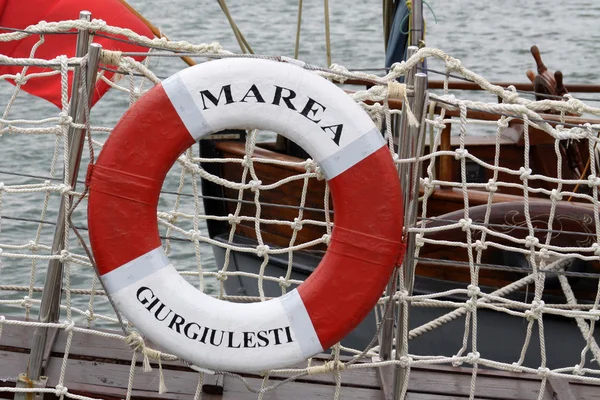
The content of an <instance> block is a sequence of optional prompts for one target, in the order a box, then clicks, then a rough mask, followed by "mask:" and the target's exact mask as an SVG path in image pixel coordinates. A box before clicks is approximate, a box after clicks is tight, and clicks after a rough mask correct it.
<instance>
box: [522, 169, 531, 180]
mask: <svg viewBox="0 0 600 400" xmlns="http://www.w3.org/2000/svg"><path fill="white" fill-rule="evenodd" d="M530 176H531V168H525V167H521V168H519V178H520V179H521V180H522V181H524V180H525V179H528V178H529V177H530Z"/></svg>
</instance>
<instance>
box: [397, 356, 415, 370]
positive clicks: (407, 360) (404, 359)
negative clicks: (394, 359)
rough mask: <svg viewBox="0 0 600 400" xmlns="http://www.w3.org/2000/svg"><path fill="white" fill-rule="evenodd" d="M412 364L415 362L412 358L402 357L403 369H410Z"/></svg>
mask: <svg viewBox="0 0 600 400" xmlns="http://www.w3.org/2000/svg"><path fill="white" fill-rule="evenodd" d="M412 362H413V359H412V357H410V356H401V357H400V366H401V367H402V368H408V367H410V366H411V364H412Z"/></svg>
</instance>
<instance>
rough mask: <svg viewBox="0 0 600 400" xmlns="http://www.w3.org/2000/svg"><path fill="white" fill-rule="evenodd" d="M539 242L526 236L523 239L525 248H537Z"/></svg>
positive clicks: (532, 237)
mask: <svg viewBox="0 0 600 400" xmlns="http://www.w3.org/2000/svg"><path fill="white" fill-rule="evenodd" d="M539 244H540V240H539V239H538V238H536V237H535V236H527V237H526V238H525V247H535V246H539Z"/></svg>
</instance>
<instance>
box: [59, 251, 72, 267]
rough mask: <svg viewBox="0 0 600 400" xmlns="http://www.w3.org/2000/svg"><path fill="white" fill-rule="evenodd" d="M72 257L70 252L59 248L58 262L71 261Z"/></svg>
mask: <svg viewBox="0 0 600 400" xmlns="http://www.w3.org/2000/svg"><path fill="white" fill-rule="evenodd" d="M72 259H73V257H72V255H71V253H70V252H68V251H67V250H61V251H60V262H61V263H63V264H64V263H65V262H67V261H69V262H70V261H71V260H72Z"/></svg>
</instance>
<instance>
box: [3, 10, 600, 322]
mask: <svg viewBox="0 0 600 400" xmlns="http://www.w3.org/2000/svg"><path fill="white" fill-rule="evenodd" d="M130 2H131V4H132V5H133V6H134V7H136V8H137V9H138V10H139V11H140V12H141V13H142V14H143V15H145V16H146V17H147V18H148V19H149V20H151V21H153V22H154V24H155V25H157V26H159V27H160V28H161V29H162V30H163V31H164V32H165V33H166V34H167V36H169V37H170V38H171V39H178V40H186V41H189V42H193V43H200V42H213V41H216V42H219V43H221V44H222V45H223V46H224V47H225V48H226V49H228V50H232V51H236V52H237V51H239V50H238V47H237V44H236V42H235V38H234V36H233V34H232V33H231V29H230V27H229V25H228V22H227V19H226V18H225V16H224V15H223V13H222V12H221V10H220V8H219V6H218V3H217V2H216V1H198V0H196V1H189V0H186V1H184V0H172V1H164V0H161V1H158V0H131V1H130ZM429 4H430V6H431V8H432V9H433V10H434V11H435V15H436V16H437V23H435V22H434V18H433V15H432V13H431V11H430V10H429V9H427V8H426V9H425V18H426V20H427V37H426V41H427V44H428V45H429V46H431V47H438V48H441V49H443V50H444V51H446V52H447V53H449V54H450V55H453V56H454V57H457V58H459V59H461V61H462V62H463V65H465V66H467V67H468V68H470V69H472V70H474V71H476V72H478V73H479V74H482V75H483V76H485V77H486V78H488V79H490V80H502V81H518V82H524V81H526V79H527V78H526V76H525V71H526V70H527V69H534V70H535V64H534V62H533V59H532V57H531V55H530V53H529V48H530V47H531V45H533V44H536V45H538V47H539V48H540V50H541V51H542V56H543V59H544V61H545V63H546V65H547V66H548V67H549V68H550V69H552V70H554V69H560V70H562V72H563V74H564V76H565V82H566V83H567V84H568V83H598V82H600V76H599V72H598V67H597V65H598V61H599V60H600V58H599V57H598V51H599V50H600V29H599V28H598V24H597V21H598V19H599V17H600V2H596V1H591V0H580V1H570V2H564V1H560V2H559V1H557V0H545V1H540V0H533V1H527V2H525V1H522V0H521V1H517V0H505V1H496V2H492V1H485V2H483V1H475V0H454V1H442V0H429ZM228 5H229V8H230V12H231V14H232V16H233V18H234V19H235V20H236V22H237V24H238V26H239V28H240V29H241V31H242V32H243V33H244V34H245V36H246V38H247V40H248V41H249V43H250V44H251V46H252V47H253V49H254V51H255V52H256V53H261V54H272V55H287V56H293V50H294V43H295V32H296V12H297V1H285V0H270V1H267V2H261V1H256V0H229V2H228ZM380 5H381V1H380V0H367V1H356V0H330V12H331V44H332V59H333V62H335V63H338V64H342V65H345V66H347V67H349V68H381V67H382V66H383V60H384V54H383V51H384V46H383V40H382V28H381V10H380ZM324 35H325V28H324V18H323V4H322V1H317V0H304V11H303V24H302V37H301V39H302V41H301V46H300V58H301V59H303V60H305V61H307V62H310V63H314V64H318V65H325V63H326V58H325V36H324ZM429 66H430V68H436V67H438V68H441V66H440V65H437V64H436V63H435V62H432V63H431V64H430V65H429ZM183 67H185V64H183V63H182V62H181V60H179V59H161V60H153V61H152V62H151V68H152V69H153V70H154V71H155V72H156V73H157V75H159V76H160V77H167V76H169V75H171V74H173V73H175V72H177V71H178V70H180V69H181V68H183ZM433 78H435V77H433ZM11 93H12V86H11V85H9V84H7V83H4V82H2V84H1V85H0V99H2V100H3V101H2V108H4V107H5V105H6V103H7V101H8V98H9V96H10V94H11ZM588 97H589V96H588ZM491 100H492V99H491ZM127 104H128V101H127V97H126V96H123V95H122V94H119V93H117V92H114V93H109V94H107V95H106V96H105V97H104V98H103V99H102V100H101V101H100V102H99V103H98V104H97V105H96V106H95V108H94V110H93V114H92V118H93V124H94V125H101V126H112V125H113V124H114V123H115V122H116V121H117V120H118V118H119V117H120V116H121V114H122V113H123V111H124V110H125V108H126V106H127ZM50 116H56V109H55V108H54V106H51V105H49V104H47V103H46V102H44V101H42V100H39V99H36V98H32V97H31V96H28V95H27V94H25V93H22V94H21V95H20V96H19V97H18V99H17V101H16V103H15V104H14V106H13V109H12V111H11V113H10V114H9V118H11V119H16V118H43V117H50ZM98 137H99V138H100V139H103V137H102V135H99V136H98ZM54 140H55V138H54V137H50V135H40V136H35V137H34V136H32V135H8V134H7V135H4V136H3V137H0V182H4V183H5V184H7V185H9V184H10V185H13V184H26V183H38V182H40V181H41V180H43V179H44V178H24V177H15V176H12V175H9V174H6V173H5V172H19V173H25V174H31V175H35V176H40V177H47V176H49V173H50V171H49V170H50V164H51V160H52V155H53V148H54ZM59 157H62V153H61V154H59ZM84 162H86V160H84ZM177 172H178V171H177V170H175V171H173V173H172V174H171V175H170V177H169V179H168V181H167V182H166V184H165V188H167V189H170V190H176V188H177V185H178V175H177ZM61 174H62V169H61V168H59V169H58V170H57V171H56V173H55V177H57V179H60V177H61ZM81 178H83V174H82V175H81ZM188 192H189V190H188ZM42 201H43V196H42V195H41V194H40V193H32V194H18V195H8V194H5V195H4V199H3V201H2V208H1V209H0V215H2V216H4V217H19V218H32V219H39V217H40V207H41V204H42ZM173 202H174V197H173V196H164V198H162V199H161V208H163V209H169V208H172V207H173ZM57 205H58V196H56V195H53V196H52V199H51V201H50V210H49V212H48V214H47V215H46V219H47V220H48V221H54V220H55V219H56V211H55V210H56V208H57ZM78 211H79V212H78V213H77V215H76V216H75V217H76V220H77V224H78V225H81V226H86V225H87V224H86V220H85V207H81V209H80V210H78ZM184 211H188V212H193V207H192V205H190V204H187V205H184ZM36 229H37V225H36V224H34V223H28V222H18V221H14V220H9V219H7V218H3V219H1V231H0V243H4V244H25V243H27V242H28V241H30V240H33V239H34V237H35V234H36ZM51 236H52V227H50V226H48V227H46V228H45V229H44V230H43V231H42V234H41V242H42V243H46V244H49V243H50V242H51ZM72 246H73V248H75V249H76V251H78V252H80V251H81V250H80V249H78V247H77V245H76V243H75V241H73V244H72ZM202 258H203V265H204V266H205V268H207V269H214V268H215V265H214V260H213V256H212V251H211V250H210V248H209V247H208V246H205V247H204V248H203V253H202ZM172 260H173V261H174V263H175V264H176V265H177V267H178V268H193V266H194V265H195V261H194V256H193V246H191V245H189V244H185V245H181V244H177V243H176V244H175V245H174V250H173V257H172ZM3 261H4V262H3V268H2V269H1V270H0V284H3V285H7V284H16V285H26V284H28V282H29V271H30V269H31V263H30V262H29V261H27V260H14V259H4V260H3ZM46 265H47V263H46V262H40V263H39V264H38V266H37V273H36V274H35V284H36V285H38V286H39V285H42V284H43V280H44V274H45V268H46ZM91 276H92V272H91V271H90V270H89V269H88V268H85V267H81V266H75V265H74V266H73V267H72V281H73V285H74V286H77V287H82V288H89V287H90V285H91ZM207 286H208V290H209V291H211V290H214V289H215V288H216V285H215V282H213V281H211V280H208V281H207ZM22 296H23V293H18V294H15V295H14V296H12V297H14V298H22ZM3 297H4V298H6V295H5V294H3ZM36 297H38V296H37V295H36ZM74 302H75V305H76V306H78V307H82V308H85V307H86V303H87V299H78V298H75V299H74ZM96 307H97V309H100V310H102V309H105V308H106V304H105V303H104V302H103V301H102V300H98V303H97V306H96ZM11 310H14V309H11ZM11 310H8V309H7V308H6V307H5V306H2V305H0V314H3V313H7V312H11Z"/></svg>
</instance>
